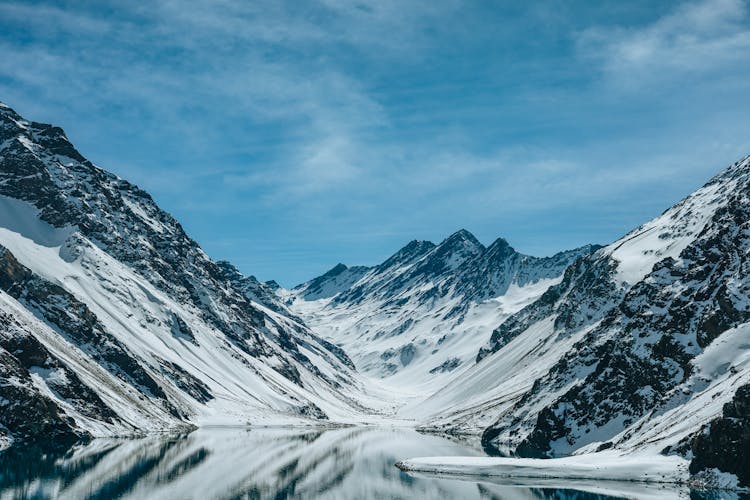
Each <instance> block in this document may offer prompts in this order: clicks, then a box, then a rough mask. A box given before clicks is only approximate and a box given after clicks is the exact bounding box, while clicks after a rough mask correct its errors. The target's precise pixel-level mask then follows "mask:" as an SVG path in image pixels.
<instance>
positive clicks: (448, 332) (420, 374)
mask: <svg viewBox="0 0 750 500" xmlns="http://www.w3.org/2000/svg"><path fill="white" fill-rule="evenodd" d="M597 248H598V247H596V246H592V245H588V246H585V247H582V248H578V249H576V250H571V251H567V252H561V253H559V254H556V255H554V256H552V257H545V258H537V257H530V256H527V255H523V254H521V253H518V252H517V251H515V250H514V249H513V248H512V247H511V246H510V245H509V244H508V243H507V242H506V241H505V240H504V239H502V238H500V239H498V240H497V241H495V242H494V243H492V244H491V245H490V246H488V247H485V246H484V245H482V244H481V243H480V242H479V241H478V240H477V239H476V238H475V237H474V236H473V235H472V234H471V233H469V232H468V231H466V230H460V231H457V232H456V233H454V234H452V235H451V236H449V237H448V238H446V239H445V240H444V241H443V242H441V243H440V244H438V245H435V244H433V243H431V242H429V241H412V242H410V243H409V244H407V245H406V246H405V247H403V248H402V249H401V250H399V251H398V252H396V253H395V254H394V255H393V256H391V257H390V258H388V259H387V260H386V261H385V262H383V263H382V264H379V265H377V266H373V267H362V266H359V267H349V268H348V267H346V266H345V265H343V264H338V265H337V266H335V267H334V268H333V269H331V270H330V271H328V272H327V273H325V274H324V275H322V276H320V277H318V278H315V279H313V280H311V281H309V282H307V283H303V284H302V285H299V286H297V287H295V288H294V289H293V290H291V291H289V292H287V293H286V299H287V303H288V305H289V307H290V309H292V311H294V312H295V313H296V314H297V315H299V316H300V317H302V318H303V319H304V320H305V322H306V323H307V324H309V325H310V326H311V327H312V328H313V329H314V330H315V331H316V332H318V333H320V334H321V336H323V337H325V338H327V339H329V340H331V341H333V342H334V343H336V344H340V345H341V346H342V347H343V348H344V349H345V350H346V352H347V353H349V355H350V356H351V357H352V358H353V360H354V363H355V365H356V366H357V368H358V370H360V371H363V372H366V373H368V374H371V375H375V376H378V377H385V378H389V379H391V380H392V381H393V382H394V383H398V384H400V385H403V386H415V385H417V386H419V385H420V384H429V385H435V384H436V383H439V382H440V381H441V380H442V381H443V382H445V381H446V380H448V379H449V378H450V377H452V376H454V375H455V374H456V373H457V372H458V371H460V370H458V369H459V368H462V367H465V366H468V364H471V363H472V362H473V360H474V358H475V356H476V351H477V349H478V348H479V346H481V345H482V344H483V343H485V342H486V339H487V336H488V335H489V334H490V332H491V331H492V327H494V326H495V325H497V324H498V323H500V322H501V321H502V319H504V318H505V317H507V315H508V314H509V313H511V312H514V311H516V310H518V309H519V308H520V307H522V306H523V305H525V304H526V303H528V302H530V301H532V300H533V299H534V298H536V297H538V296H539V294H541V293H542V292H544V290H545V289H546V288H547V287H548V286H550V285H551V284H553V283H555V282H556V281H558V280H559V279H560V277H561V276H562V274H563V272H564V270H565V269H566V268H567V267H568V266H569V265H570V264H571V263H572V262H574V261H575V260H576V259H577V258H578V257H581V256H582V255H586V254H588V253H590V252H592V251H594V250H596V249H597Z"/></svg>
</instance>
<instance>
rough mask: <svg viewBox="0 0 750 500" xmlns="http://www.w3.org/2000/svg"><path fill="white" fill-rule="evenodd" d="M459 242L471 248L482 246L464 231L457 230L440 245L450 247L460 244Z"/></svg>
mask: <svg viewBox="0 0 750 500" xmlns="http://www.w3.org/2000/svg"><path fill="white" fill-rule="evenodd" d="M460 242H465V243H468V244H470V245H472V246H482V244H481V243H480V242H479V240H478V239H477V238H476V237H475V236H474V235H473V234H471V233H470V232H469V231H467V230H466V229H459V230H458V231H456V232H455V233H453V234H451V235H450V236H448V237H447V238H446V239H445V240H443V242H442V243H441V245H445V244H451V245H452V244H455V243H460Z"/></svg>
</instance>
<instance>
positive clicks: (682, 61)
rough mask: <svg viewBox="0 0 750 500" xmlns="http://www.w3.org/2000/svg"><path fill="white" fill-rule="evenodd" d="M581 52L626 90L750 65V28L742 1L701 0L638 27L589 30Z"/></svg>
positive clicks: (581, 42) (580, 41)
mask: <svg viewBox="0 0 750 500" xmlns="http://www.w3.org/2000/svg"><path fill="white" fill-rule="evenodd" d="M578 45H579V49H580V50H581V53H582V54H583V55H584V56H586V57H589V58H592V59H594V60H596V61H598V62H599V63H600V64H601V65H602V69H603V71H604V73H605V75H606V76H607V77H608V78H610V79H611V80H613V81H615V82H617V83H620V84H622V85H623V86H634V87H641V86H643V85H649V84H651V83H653V82H654V81H660V80H661V81H663V80H679V79H681V78H684V77H686V76H693V77H695V76H699V75H705V74H710V73H712V72H716V71H718V70H721V69H722V68H726V67H727V66H730V65H743V64H744V65H747V64H750V25H748V9H747V5H746V4H745V2H744V1H743V0H701V1H697V2H690V3H687V4H684V5H682V6H680V7H679V8H677V9H675V10H674V11H672V12H671V13H669V14H667V15H665V16H664V17H662V18H660V19H658V20H656V21H655V22H653V23H651V24H650V25H647V26H644V27H638V28H601V27H596V28H590V29H587V30H585V31H583V32H582V33H581V34H580V35H579V37H578Z"/></svg>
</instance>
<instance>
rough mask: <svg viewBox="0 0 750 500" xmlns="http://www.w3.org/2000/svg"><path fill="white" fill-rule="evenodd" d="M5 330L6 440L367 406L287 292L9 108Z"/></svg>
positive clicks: (0, 182)
mask: <svg viewBox="0 0 750 500" xmlns="http://www.w3.org/2000/svg"><path fill="white" fill-rule="evenodd" d="M0 321H1V322H2V325H3V328H2V332H0V370H1V371H2V375H1V376H2V377H3V378H4V380H5V383H4V385H3V389H2V391H3V394H2V398H3V401H5V402H6V403H5V404H4V405H2V407H1V408H0V412H2V421H1V422H0V423H2V427H1V428H0V438H2V440H3V444H5V445H7V444H9V443H11V442H13V441H14V440H16V441H29V440H31V439H45V438H47V437H54V438H55V439H58V436H59V437H66V436H68V437H69V436H73V437H74V436H83V435H87V434H88V435H107V434H123V433H132V432H139V431H148V430H163V429H172V428H183V427H187V426H190V425H193V424H196V423H198V424H200V423H211V422H213V421H215V420H216V419H219V420H220V423H242V424H244V423H245V422H246V421H247V420H248V419H249V420H254V419H256V420H260V421H262V420H264V419H266V420H267V419H274V420H275V421H284V419H292V420H294V419H296V420H299V419H326V418H329V417H331V416H334V417H335V416H336V415H339V414H342V415H346V414H352V413H353V412H356V411H361V409H360V408H359V406H358V405H357V403H356V401H355V400H354V398H353V395H354V394H356V392H359V391H360V389H361V388H359V387H357V384H358V381H357V380H358V379H357V376H356V374H355V373H353V372H352V370H351V368H350V366H351V361H350V360H349V359H348V358H347V357H346V355H345V354H344V353H343V352H342V351H341V350H340V349H339V348H337V347H336V346H334V345H332V344H330V343H328V342H326V341H324V340H322V339H319V338H318V337H316V336H315V335H314V334H313V333H312V332H311V331H310V330H309V329H308V328H307V327H306V326H305V325H304V324H302V323H301V322H300V320H299V318H296V317H294V316H293V315H292V314H291V313H290V312H289V310H288V309H287V308H286V306H285V305H284V304H283V303H282V302H281V301H280V300H279V299H278V296H277V295H276V293H275V290H274V284H273V283H268V284H266V283H260V282H258V281H257V280H256V279H255V278H253V277H245V276H242V274H241V273H239V271H238V270H237V269H236V268H234V266H232V265H231V264H229V263H226V262H218V263H217V262H214V261H213V260H211V259H210V258H209V257H208V256H207V255H206V254H205V253H204V252H203V250H201V248H200V247H199V246H198V244H197V243H196V242H194V241H193V240H192V239H190V238H189V237H188V236H187V235H186V234H185V232H184V230H183V229H182V227H181V226H180V224H179V223H178V222H177V221H176V220H175V219H174V218H173V217H171V216H170V215H169V214H167V213H166V212H164V211H163V210H161V209H160V208H159V207H158V206H157V205H156V204H155V203H154V201H153V199H152V198H151V197H150V196H149V195H148V194H147V193H146V192H144V191H143V190H141V189H139V188H138V187H137V186H134V185H133V184H130V183H129V182H127V181H125V180H123V179H120V178H119V177H117V176H115V175H113V174H110V173H108V172H106V171H104V170H102V169H100V168H98V167H97V166H95V165H93V164H92V163H91V162H89V161H88V160H86V159H85V158H84V157H83V156H82V155H81V154H80V153H79V152H78V151H77V150H76V149H75V148H74V147H73V145H72V144H70V142H69V141H68V139H67V138H66V136H65V134H64V132H63V131H62V130H61V129H60V128H58V127H54V126H52V125H46V124H42V123H36V122H30V121H27V120H25V119H23V118H22V117H21V116H19V115H18V114H17V113H16V112H14V111H13V110H12V109H10V108H9V107H7V106H5V105H2V104H0ZM324 408H325V409H324ZM355 408H356V409H355Z"/></svg>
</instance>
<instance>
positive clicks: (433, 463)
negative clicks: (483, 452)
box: [395, 452, 747, 491]
mask: <svg viewBox="0 0 750 500" xmlns="http://www.w3.org/2000/svg"><path fill="white" fill-rule="evenodd" d="M689 463H690V462H689V461H688V460H685V459H684V458H682V457H679V456H664V455H658V454H633V455H621V454H617V453H608V452H600V453H589V454H584V455H575V456H569V457H563V458H552V459H538V458H506V457H418V458H410V459H406V460H402V461H399V462H397V463H396V464H395V465H396V467H398V468H399V469H401V470H402V471H405V472H418V473H427V474H437V475H450V476H473V477H477V476H479V477H494V478H514V479H522V480H523V479H533V480H577V481H618V482H629V483H644V484H674V485H688V486H695V487H706V488H712V489H713V488H716V489H728V490H737V491H747V489H742V488H739V487H738V482H737V478H736V477H735V476H733V475H731V474H725V473H718V471H717V473H715V474H713V475H712V476H711V477H709V478H704V479H706V481H705V484H703V483H701V484H698V482H697V481H696V479H695V478H692V477H691V475H690V473H689V471H688V467H689Z"/></svg>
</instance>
